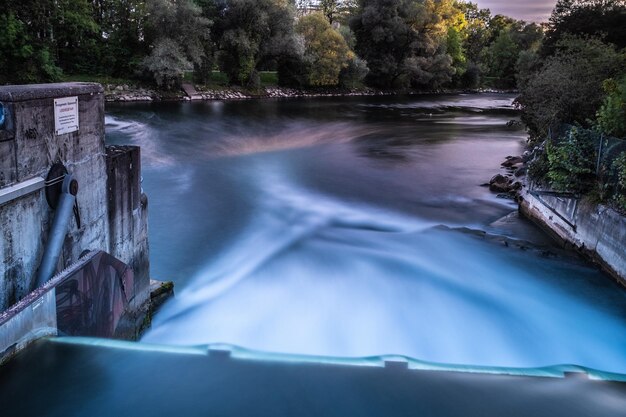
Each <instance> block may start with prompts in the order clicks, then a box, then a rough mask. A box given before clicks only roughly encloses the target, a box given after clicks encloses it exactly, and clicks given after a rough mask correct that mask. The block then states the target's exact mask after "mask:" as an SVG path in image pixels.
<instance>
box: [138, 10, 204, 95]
mask: <svg viewBox="0 0 626 417" xmlns="http://www.w3.org/2000/svg"><path fill="white" fill-rule="evenodd" d="M201 12H202V10H201V9H200V8H199V7H198V6H197V5H196V4H195V3H193V1H192V0H152V1H150V2H149V3H148V19H147V21H146V29H145V31H146V37H147V38H148V39H149V41H150V43H151V44H152V45H153V48H152V51H151V52H150V55H149V56H148V57H147V58H146V59H145V60H144V62H143V66H144V68H145V69H146V70H147V71H148V72H149V73H150V74H151V75H152V77H153V78H154V80H155V81H156V82H157V84H158V85H159V86H161V87H166V88H173V87H175V86H177V85H179V84H180V83H181V81H182V76H183V75H184V72H185V71H186V70H190V69H191V68H193V65H196V66H200V65H202V64H203V60H204V58H205V57H206V53H205V44H206V43H208V42H210V33H209V28H210V25H211V21H209V20H208V19H206V18H205V17H203V16H202V15H201ZM159 60H161V63H159Z"/></svg>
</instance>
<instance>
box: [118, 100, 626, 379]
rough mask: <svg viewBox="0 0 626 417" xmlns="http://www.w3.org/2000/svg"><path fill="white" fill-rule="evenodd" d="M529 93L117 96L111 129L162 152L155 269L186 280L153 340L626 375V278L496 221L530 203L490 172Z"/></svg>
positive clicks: (149, 180) (521, 227) (151, 154)
mask: <svg viewBox="0 0 626 417" xmlns="http://www.w3.org/2000/svg"><path fill="white" fill-rule="evenodd" d="M512 99H513V96H509V95H489V94H484V95H451V96H421V97H382V98H381V97H376V98H374V97H371V98H362V97H360V98H323V99H321V98H320V99H297V100H275V101H273V100H264V101H245V102H205V103H155V104H132V105H116V106H109V107H108V109H107V118H106V131H107V140H108V142H109V143H111V144H134V145H140V146H141V147H142V164H143V166H142V169H143V188H144V191H145V192H146V193H147V194H148V196H149V201H150V204H149V211H150V219H149V222H150V245H151V262H152V275H153V277H154V278H156V279H162V280H173V281H175V283H176V293H177V294H176V298H175V299H174V300H173V301H171V302H170V303H169V304H167V305H166V306H165V307H164V309H163V310H161V312H160V313H159V314H158V315H157V316H156V318H155V319H154V320H153V323H152V330H151V331H150V332H148V334H146V335H145V337H144V338H143V341H144V342H151V343H160V344H168V345H199V344H209V343H230V344H235V345H240V346H243V347H246V348H250V349H257V350H262V351H269V352H283V353H300V354H313V355H328V356H335V357H336V356H350V357H355V356H368V355H381V354H402V355H406V356H410V357H414V358H419V359H421V360H427V361H434V362H442V363H457V364H469V365H485V366H507V367H537V366H545V365H553V364H560V363H573V364H578V365H582V366H587V367H591V368H597V369H600V370H605V371H613V372H622V373H624V372H626V295H625V293H624V291H622V290H621V289H620V288H619V287H618V286H617V285H615V284H613V282H612V281H611V280H610V279H609V278H608V277H606V276H604V275H603V274H602V273H600V272H599V271H598V270H596V269H595V268H592V267H590V266H588V265H586V264H584V263H582V262H580V261H578V260H576V259H575V258H573V257H572V258H570V257H569V256H565V255H559V256H546V254H551V253H552V249H546V247H549V245H550V243H549V242H548V241H547V239H546V238H545V237H544V236H543V235H542V234H541V233H540V232H539V231H538V230H536V229H534V227H533V226H531V225H529V224H526V223H525V222H524V221H523V220H515V219H513V220H511V221H507V222H496V221H497V220H498V219H500V218H501V217H503V216H506V215H507V214H509V213H511V212H512V211H514V210H515V209H516V206H515V204H514V203H513V202H512V201H510V200H507V199H502V198H498V197H497V196H496V195H494V194H492V193H490V192H489V190H488V189H487V188H485V187H481V186H480V184H481V183H484V182H485V181H487V180H488V179H489V178H490V177H491V176H492V175H493V174H494V173H496V172H498V170H499V165H500V162H502V160H503V159H504V157H505V156H507V155H519V154H520V153H521V152H522V151H523V146H524V139H525V133H524V131H523V130H521V129H520V128H516V127H509V126H507V122H508V121H509V120H511V119H514V118H516V117H517V115H516V114H515V113H514V112H513V111H512V107H511V102H512ZM494 222H496V223H494ZM476 230H478V231H484V232H487V233H488V235H489V236H508V237H509V238H511V239H523V240H529V241H532V242H534V243H535V244H538V245H542V248H543V249H542V250H526V251H525V250H521V249H519V248H518V247H517V246H519V245H508V246H505V245H503V244H502V242H501V240H500V239H490V238H487V239H485V238H483V237H482V236H481V234H480V233H474V232H471V231H476ZM546 245H548V246H546ZM527 246H531V245H527Z"/></svg>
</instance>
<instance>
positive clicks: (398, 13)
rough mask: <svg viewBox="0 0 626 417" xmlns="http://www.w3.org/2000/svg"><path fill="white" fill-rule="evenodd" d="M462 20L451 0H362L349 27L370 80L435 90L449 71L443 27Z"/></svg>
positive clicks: (459, 23) (376, 82) (447, 79)
mask: <svg viewBox="0 0 626 417" xmlns="http://www.w3.org/2000/svg"><path fill="white" fill-rule="evenodd" d="M462 22H463V14H462V12H461V11H460V10H459V9H457V8H456V7H455V3H454V2H452V1H445V0H441V1H433V0H420V1H418V0H364V1H363V2H362V4H361V9H360V12H359V13H358V14H357V15H356V16H355V17H354V18H353V19H352V20H351V23H350V26H351V28H352V30H353V31H354V33H355V37H356V48H355V49H356V52H357V54H359V56H361V57H363V58H364V59H365V60H366V61H367V63H368V66H369V68H370V72H369V74H368V77H367V81H368V82H369V83H371V84H373V85H376V86H380V87H387V88H388V87H404V86H408V85H413V86H415V87H418V88H437V87H438V86H439V85H441V84H443V83H445V82H448V81H449V80H450V78H451V76H452V75H453V74H454V69H453V68H452V66H451V65H452V59H451V58H450V56H449V55H448V54H447V53H446V40H447V35H448V29H449V28H450V27H453V28H456V27H459V28H460V27H461V26H460V25H461V23H462Z"/></svg>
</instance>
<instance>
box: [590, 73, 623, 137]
mask: <svg viewBox="0 0 626 417" xmlns="http://www.w3.org/2000/svg"><path fill="white" fill-rule="evenodd" d="M603 87H604V91H605V92H606V93H607V96H606V97H605V98H604V101H603V103H602V107H600V109H599V110H598V113H597V114H596V116H597V118H598V119H597V122H596V127H597V129H598V130H600V131H601V132H603V133H606V134H608V135H613V136H617V137H620V138H626V75H623V76H622V78H621V79H619V80H615V79H612V78H611V79H608V80H606V81H605V82H604V83H603Z"/></svg>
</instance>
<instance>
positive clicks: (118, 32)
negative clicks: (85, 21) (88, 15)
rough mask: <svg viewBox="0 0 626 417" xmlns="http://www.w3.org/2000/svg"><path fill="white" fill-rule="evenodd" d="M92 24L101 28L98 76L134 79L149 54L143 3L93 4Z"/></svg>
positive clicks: (113, 0) (111, 0)
mask: <svg viewBox="0 0 626 417" xmlns="http://www.w3.org/2000/svg"><path fill="white" fill-rule="evenodd" d="M93 4H94V6H93V14H94V20H95V21H96V23H97V24H98V25H99V27H100V34H101V37H100V47H99V49H98V54H99V58H98V59H97V61H98V62H99V63H100V72H102V73H104V74H108V75H113V76H118V77H128V76H132V75H135V73H137V72H138V71H139V68H140V67H141V63H142V61H143V59H144V58H145V57H146V55H148V54H149V53H150V50H149V46H150V45H149V43H148V42H147V41H146V35H145V30H144V29H145V26H146V19H147V14H148V13H147V5H146V0H94V3H93Z"/></svg>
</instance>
